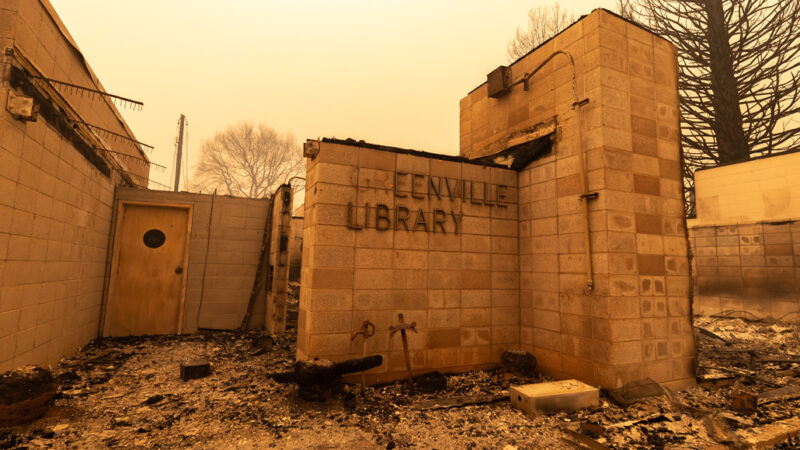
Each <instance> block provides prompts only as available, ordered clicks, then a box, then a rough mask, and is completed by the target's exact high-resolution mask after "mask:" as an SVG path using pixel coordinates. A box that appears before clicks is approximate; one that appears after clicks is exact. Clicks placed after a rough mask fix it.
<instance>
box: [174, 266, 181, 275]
mask: <svg viewBox="0 0 800 450" xmlns="http://www.w3.org/2000/svg"><path fill="white" fill-rule="evenodd" d="M175 273H177V274H181V273H183V266H178V267H176V268H175Z"/></svg>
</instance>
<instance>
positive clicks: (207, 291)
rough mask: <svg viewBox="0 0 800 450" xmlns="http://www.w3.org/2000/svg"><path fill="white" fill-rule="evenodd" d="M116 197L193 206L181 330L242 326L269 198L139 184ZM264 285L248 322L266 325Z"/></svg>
mask: <svg viewBox="0 0 800 450" xmlns="http://www.w3.org/2000/svg"><path fill="white" fill-rule="evenodd" d="M117 200H120V201H124V200H131V201H137V202H147V203H153V204H156V205H158V204H167V205H169V204H178V205H193V212H192V231H191V236H190V237H189V264H188V266H187V269H186V276H187V277H188V278H187V282H186V299H185V303H184V305H185V306H184V322H183V324H184V325H183V331H184V332H185V333H191V332H194V331H197V329H198V328H211V329H236V328H238V327H239V325H241V322H242V319H243V318H244V315H245V311H246V310H247V304H248V301H249V299H250V292H251V290H252V287H253V281H254V279H255V275H256V267H257V266H258V259H259V257H260V256H261V243H262V240H263V236H264V221H265V220H266V217H267V212H268V208H269V200H268V199H250V198H238V197H230V196H226V195H216V196H212V195H207V194H190V193H188V192H165V191H151V190H146V189H137V188H119V189H117ZM212 203H213V212H212ZM209 215H211V217H210V221H209ZM209 230H210V231H209ZM209 233H210V234H209ZM209 236H210V238H211V242H209V241H208V239H209ZM265 273H266V272H264V273H262V276H263V277H264V280H266V275H265ZM264 285H265V283H262V284H261V286H262V289H261V291H260V292H259V294H258V297H257V300H256V303H255V308H254V310H253V314H252V319H251V321H250V326H263V325H264V317H265V310H264V297H265V294H264V293H265V291H264V289H263V286H264Z"/></svg>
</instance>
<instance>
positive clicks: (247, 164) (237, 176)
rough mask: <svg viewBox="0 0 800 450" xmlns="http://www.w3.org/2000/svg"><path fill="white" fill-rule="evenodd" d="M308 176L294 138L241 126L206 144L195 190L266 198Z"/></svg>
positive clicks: (264, 128)
mask: <svg viewBox="0 0 800 450" xmlns="http://www.w3.org/2000/svg"><path fill="white" fill-rule="evenodd" d="M304 173H305V160H304V159H303V156H302V149H301V147H300V144H299V143H298V142H297V139H296V138H295V137H294V135H292V134H289V133H285V134H279V133H278V132H276V131H275V130H273V129H272V128H269V127H267V126H266V125H264V124H258V125H254V124H252V123H250V122H241V123H237V124H235V125H231V126H229V127H228V128H226V129H225V130H224V131H220V132H217V133H216V134H215V135H214V137H213V138H211V139H209V140H207V141H205V142H203V144H202V146H201V154H200V160H199V162H198V163H197V165H196V166H195V169H194V180H195V186H194V189H196V190H199V191H201V192H209V191H212V190H214V189H218V190H219V191H221V192H224V193H226V194H228V195H234V196H238V197H252V198H263V197H266V196H269V195H270V194H272V193H273V192H274V191H275V189H277V188H278V186H279V185H281V184H284V183H286V182H287V181H289V179H290V178H292V177H296V176H303V174H304Z"/></svg>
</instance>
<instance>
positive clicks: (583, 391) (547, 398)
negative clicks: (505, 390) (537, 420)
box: [509, 380, 600, 416]
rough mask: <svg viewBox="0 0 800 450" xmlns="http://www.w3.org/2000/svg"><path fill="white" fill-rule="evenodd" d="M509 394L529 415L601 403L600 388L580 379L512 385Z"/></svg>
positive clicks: (594, 406) (514, 404)
mask: <svg viewBox="0 0 800 450" xmlns="http://www.w3.org/2000/svg"><path fill="white" fill-rule="evenodd" d="M509 394H510V397H511V404H512V405H513V406H514V407H515V408H517V409H519V410H521V411H522V412H524V413H525V414H527V415H529V416H533V415H536V414H549V413H555V412H559V411H564V410H576V409H584V408H596V407H598V406H599V405H600V390H598V389H597V388H595V387H592V386H589V385H588V384H585V383H581V382H580V381H578V380H562V381H551V382H547V383H536V384H526V385H523V386H511V390H510V392H509Z"/></svg>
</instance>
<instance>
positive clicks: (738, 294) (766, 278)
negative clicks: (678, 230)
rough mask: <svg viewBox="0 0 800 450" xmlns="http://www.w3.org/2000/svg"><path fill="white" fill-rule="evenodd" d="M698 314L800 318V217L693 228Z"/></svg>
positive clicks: (783, 318)
mask: <svg viewBox="0 0 800 450" xmlns="http://www.w3.org/2000/svg"><path fill="white" fill-rule="evenodd" d="M689 239H690V242H691V244H692V250H693V252H694V260H693V264H694V270H693V274H694V286H695V302H694V312H695V313H697V314H709V315H710V314H719V313H728V314H732V315H742V314H744V315H748V316H750V315H752V316H755V317H758V318H768V319H776V320H786V321H793V322H797V321H800V278H799V277H798V275H800V221H794V220H793V221H785V222H772V223H756V224H746V225H721V226H705V227H693V228H690V229H689Z"/></svg>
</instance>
